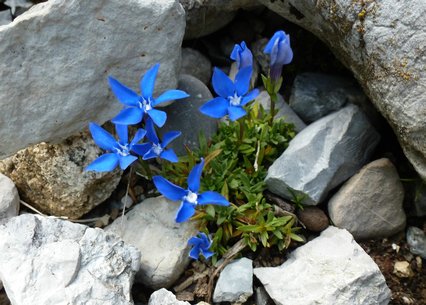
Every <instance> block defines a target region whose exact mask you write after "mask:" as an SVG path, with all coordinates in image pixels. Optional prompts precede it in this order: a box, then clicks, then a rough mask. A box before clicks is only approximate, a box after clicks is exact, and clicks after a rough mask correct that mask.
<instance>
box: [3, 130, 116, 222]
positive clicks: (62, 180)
mask: <svg viewBox="0 0 426 305" xmlns="http://www.w3.org/2000/svg"><path fill="white" fill-rule="evenodd" d="M102 153H103V152H102V150H101V149H100V148H99V147H98V146H97V145H96V144H95V143H94V142H93V140H92V138H91V136H90V135H89V134H88V133H87V132H85V133H80V134H78V135H75V136H72V137H69V138H67V139H66V140H65V141H62V142H61V143H58V144H47V143H40V144H37V145H33V146H31V147H28V148H26V149H23V150H20V151H19V152H17V153H16V154H15V155H13V156H12V157H9V158H6V159H4V160H2V161H0V172H1V173H3V174H4V175H6V176H8V177H10V178H11V179H12V180H13V182H15V184H16V186H17V188H18V190H19V192H20V194H21V197H22V199H23V200H24V201H26V202H27V203H29V204H31V205H33V206H34V207H35V208H37V209H39V210H40V211H42V212H43V213H46V214H49V215H55V216H66V217H69V218H72V219H77V218H80V217H81V216H82V215H84V214H85V213H87V212H89V211H90V210H92V209H93V208H94V207H95V206H97V205H98V204H100V203H101V202H103V201H105V200H106V199H108V198H109V197H110V196H111V194H112V192H113V191H114V190H115V188H116V187H117V185H118V183H119V182H120V178H121V173H122V172H121V171H120V170H119V169H118V168H117V169H115V170H114V171H112V172H105V173H97V172H87V171H85V170H84V169H85V167H86V166H87V165H89V163H90V162H92V161H93V160H95V159H96V158H97V157H98V156H100V155H101V154H102Z"/></svg>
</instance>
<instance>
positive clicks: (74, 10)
mask: <svg viewBox="0 0 426 305" xmlns="http://www.w3.org/2000/svg"><path fill="white" fill-rule="evenodd" d="M58 29H61V30H58ZM184 29H185V16H184V10H183V9H182V7H181V6H180V4H179V2H178V0H163V1H157V0H144V1H139V0H129V1H117V0H105V1H77V0H71V1H70V0H56V1H48V2H44V3H41V4H38V5H35V6H33V7H32V8H31V9H30V10H29V11H27V12H25V13H24V14H23V15H21V16H19V17H18V18H16V19H15V20H14V22H12V23H10V24H8V25H5V26H0V41H1V44H0V54H1V56H0V79H1V80H2V81H1V82H0V139H1V140H2V141H1V143H0V158H4V157H6V156H8V155H11V154H13V153H15V152H16V151H18V150H19V149H22V148H25V147H27V146H29V145H30V144H36V143H40V142H51V141H60V140H62V139H65V138H66V137H68V136H70V135H72V134H75V133H77V132H79V131H81V130H82V129H83V128H84V127H86V126H87V124H88V122H89V121H96V122H97V123H99V124H102V123H104V122H105V121H107V120H109V119H110V118H112V117H113V116H114V115H116V114H117V112H118V111H119V110H120V109H121V108H122V105H121V104H120V103H119V102H117V101H116V99H115V97H114V96H113V94H112V92H111V91H110V89H109V88H108V83H107V76H108V75H114V76H115V77H116V78H118V79H119V80H120V81H121V82H122V83H124V84H126V85H128V86H129V87H131V88H134V89H135V90H136V88H138V87H139V85H138V84H139V78H140V75H141V74H142V73H144V72H145V71H146V70H147V69H149V68H150V67H151V66H152V65H154V64H155V63H157V62H160V63H161V67H160V71H159V76H158V79H157V82H156V89H157V90H158V92H160V91H162V90H165V89H171V88H174V87H175V85H176V84H177V75H178V72H179V71H178V70H179V64H180V49H181V42H182V38H183V34H184Z"/></svg>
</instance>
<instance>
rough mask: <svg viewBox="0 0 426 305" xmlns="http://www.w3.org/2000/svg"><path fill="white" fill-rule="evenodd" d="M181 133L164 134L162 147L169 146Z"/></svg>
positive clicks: (170, 132)
mask: <svg viewBox="0 0 426 305" xmlns="http://www.w3.org/2000/svg"><path fill="white" fill-rule="evenodd" d="M181 134H182V133H181V132H180V131H169V132H166V133H165V134H164V136H163V143H162V146H163V147H166V146H167V145H169V144H170V142H172V141H173V140H174V139H176V138H177V137H179V136H180V135H181Z"/></svg>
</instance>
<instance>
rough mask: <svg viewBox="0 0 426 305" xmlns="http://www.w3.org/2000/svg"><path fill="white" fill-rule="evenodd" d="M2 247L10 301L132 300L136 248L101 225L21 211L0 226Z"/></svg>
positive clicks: (102, 303) (118, 303)
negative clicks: (19, 214) (97, 227)
mask: <svg viewBox="0 0 426 305" xmlns="http://www.w3.org/2000/svg"><path fill="white" fill-rule="evenodd" d="M0 253H1V255H0V278H1V280H2V281H3V286H4V288H5V290H6V293H7V296H8V298H9V299H10V301H11V303H12V304H13V305H28V304H31V305H62V304H63V305H65V304H87V305H133V301H132V298H131V287H132V284H133V278H134V275H135V273H136V271H137V270H138V269H139V263H140V253H139V251H138V250H137V249H136V248H134V247H132V246H128V245H126V244H125V243H124V242H123V241H122V240H121V239H119V238H118V237H116V236H114V235H113V234H108V233H105V232H104V231H103V230H101V229H92V228H88V227H86V226H83V225H79V224H74V223H71V222H68V221H64V220H59V219H56V218H48V217H41V216H38V215H32V214H24V215H21V216H17V217H14V218H12V219H11V220H10V221H9V222H8V223H6V224H5V225H3V226H0Z"/></svg>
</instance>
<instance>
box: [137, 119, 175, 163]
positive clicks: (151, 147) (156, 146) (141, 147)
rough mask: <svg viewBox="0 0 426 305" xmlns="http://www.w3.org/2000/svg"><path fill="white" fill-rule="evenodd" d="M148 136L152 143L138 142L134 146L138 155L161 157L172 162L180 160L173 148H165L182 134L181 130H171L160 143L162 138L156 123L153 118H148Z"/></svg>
mask: <svg viewBox="0 0 426 305" xmlns="http://www.w3.org/2000/svg"><path fill="white" fill-rule="evenodd" d="M145 128H146V137H147V138H148V140H149V141H150V143H143V144H137V145H135V146H133V151H134V152H136V153H137V154H138V155H141V156H143V159H144V160H148V159H152V158H156V157H160V158H162V159H165V160H168V161H170V162H178V157H177V156H176V154H175V152H174V151H173V149H165V148H166V146H167V145H169V143H170V142H172V141H173V140H174V139H176V138H177V137H179V136H180V135H181V132H180V131H170V132H167V133H166V134H165V135H164V136H163V142H162V143H160V140H159V139H158V137H157V134H156V133H155V128H154V123H153V121H152V120H151V119H148V120H146V123H145Z"/></svg>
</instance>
